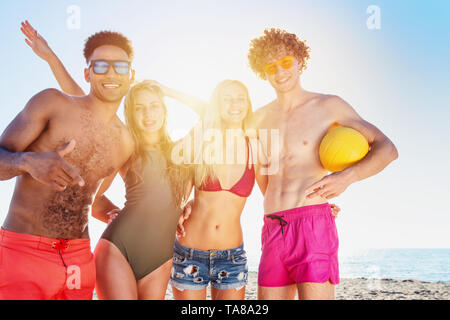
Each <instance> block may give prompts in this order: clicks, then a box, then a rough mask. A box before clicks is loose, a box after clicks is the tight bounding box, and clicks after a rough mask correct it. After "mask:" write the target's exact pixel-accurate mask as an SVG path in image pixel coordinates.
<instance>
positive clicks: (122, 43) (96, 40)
mask: <svg viewBox="0 0 450 320" xmlns="http://www.w3.org/2000/svg"><path fill="white" fill-rule="evenodd" d="M104 45H111V46H116V47H119V48H121V49H122V50H124V51H125V52H126V53H127V55H128V57H129V58H130V60H133V54H134V52H133V47H132V46H131V41H130V40H129V39H128V38H127V37H125V36H124V35H123V34H121V33H119V32H114V31H100V32H97V33H95V34H93V35H92V36H90V37H89V38H88V39H87V40H86V42H85V44H84V50H83V54H84V58H85V59H86V63H89V58H90V57H91V55H92V53H93V52H94V50H95V49H97V48H98V47H100V46H104Z"/></svg>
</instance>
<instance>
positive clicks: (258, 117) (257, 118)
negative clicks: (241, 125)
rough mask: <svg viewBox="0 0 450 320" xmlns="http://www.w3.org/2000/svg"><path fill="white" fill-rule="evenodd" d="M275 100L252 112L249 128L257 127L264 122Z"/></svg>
mask: <svg viewBox="0 0 450 320" xmlns="http://www.w3.org/2000/svg"><path fill="white" fill-rule="evenodd" d="M275 103H276V100H274V101H272V102H270V103H268V104H266V105H264V106H262V107H260V108H258V109H256V110H255V111H254V112H253V116H252V118H251V120H250V128H255V129H256V128H258V127H261V125H262V124H263V123H264V122H265V120H266V118H267V117H268V116H269V115H270V113H271V112H272V110H273V106H274V105H275Z"/></svg>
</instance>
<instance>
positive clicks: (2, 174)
mask: <svg viewBox="0 0 450 320" xmlns="http://www.w3.org/2000/svg"><path fill="white" fill-rule="evenodd" d="M27 36H28V37H29V38H30V39H34V40H33V41H40V40H41V41H42V39H40V38H39V35H38V34H37V32H32V33H31V34H28V35H27ZM29 44H30V45H32V43H31V42H30V43H29ZM39 54H40V56H41V57H43V58H44V57H45V58H44V59H46V60H47V61H48V62H49V64H50V66H51V67H52V70H53V72H54V73H55V76H56V78H57V80H58V82H59V83H60V85H61V88H63V90H64V91H65V92H67V93H69V94H71V95H67V94H65V93H63V92H61V91H59V90H56V89H46V90H44V91H42V92H40V93H38V94H36V95H35V96H34V97H32V98H31V100H30V101H29V102H28V103H27V105H26V106H25V108H24V109H23V110H22V111H21V112H20V113H19V114H18V115H17V116H16V117H15V118H14V119H13V120H12V122H11V123H10V124H9V126H8V127H7V128H6V130H5V131H4V132H3V134H2V136H1V137H0V179H1V180H7V179H11V178H13V177H17V179H16V186H15V189H14V194H13V198H12V200H11V204H10V207H9V212H8V215H7V217H6V220H5V221H4V223H3V226H2V229H1V230H0V299H92V295H93V290H94V286H95V276H96V275H95V266H94V257H93V255H92V252H91V248H90V242H89V233H88V213H89V211H90V207H91V205H92V203H93V200H94V196H95V198H96V202H98V203H102V205H103V206H105V207H106V206H108V205H109V206H111V203H108V202H106V201H103V202H102V201H101V198H102V194H103V192H104V191H105V190H106V189H107V187H108V186H109V185H110V184H111V182H112V180H113V178H114V176H115V175H116V173H117V172H118V171H119V170H120V169H121V168H123V167H124V165H125V164H126V162H127V161H128V159H129V158H130V156H131V154H132V152H133V150H134V145H133V142H132V141H133V140H132V138H131V136H130V134H129V132H128V130H127V128H126V127H125V125H124V124H123V123H122V121H121V120H120V119H119V118H118V117H117V115H116V112H117V109H118V108H119V105H120V102H121V100H122V98H123V97H124V95H125V94H126V93H127V92H128V89H129V87H130V84H131V83H132V81H133V79H134V70H132V69H131V61H132V57H133V49H132V47H131V44H130V42H129V40H128V39H127V38H126V37H124V36H123V35H121V34H119V33H115V32H110V31H103V32H99V33H96V34H94V35H93V36H91V37H90V38H89V39H88V40H87V41H86V45H85V50H84V54H85V58H86V62H87V63H88V66H87V67H86V69H85V70H84V76H85V79H86V81H87V82H89V83H90V91H89V93H88V94H87V95H84V93H83V90H81V88H80V87H78V85H77V84H76V83H75V82H74V81H73V79H72V78H71V77H70V76H68V74H67V71H66V70H65V69H64V68H63V67H62V68H61V66H62V64H61V62H60V61H59V59H58V58H57V57H56V55H54V53H53V52H51V50H47V51H46V52H39Z"/></svg>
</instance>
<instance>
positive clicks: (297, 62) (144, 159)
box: [0, 21, 398, 300]
mask: <svg viewBox="0 0 450 320" xmlns="http://www.w3.org/2000/svg"><path fill="white" fill-rule="evenodd" d="M21 30H22V32H23V33H24V35H25V36H26V38H25V41H26V42H27V44H28V45H29V46H30V47H31V48H32V49H33V51H34V52H35V53H36V54H37V55H38V56H39V57H41V58H42V59H43V60H45V61H46V62H47V63H48V64H49V66H50V68H51V70H52V72H53V74H54V76H55V78H56V80H57V82H58V84H59V85H60V88H61V90H62V91H60V90H57V89H46V90H44V91H41V92H39V93H38V94H36V95H35V96H33V97H32V98H31V99H30V100H29V102H28V103H27V104H26V106H25V107H24V109H23V110H22V111H21V112H20V113H19V114H18V115H17V116H16V117H15V118H14V119H13V120H12V122H11V123H10V124H9V125H8V127H7V128H6V129H5V131H4V132H3V134H2V136H1V138H0V179H1V180H7V179H11V178H13V177H16V185H15V189H14V193H13V197H12V200H11V203H10V207H9V211H8V214H7V217H6V219H5V221H4V222H3V225H2V228H1V230H0V299H92V298H93V291H94V288H95V291H96V293H97V296H98V298H99V299H164V297H165V294H166V290H167V287H168V285H169V284H170V285H171V286H172V292H173V296H174V298H175V299H180V300H183V299H206V296H207V288H208V286H209V284H210V286H211V297H212V299H233V300H237V299H244V297H245V288H246V285H247V280H248V268H247V258H246V251H245V249H244V244H243V235H242V228H241V224H240V218H241V214H242V212H243V209H244V206H245V203H246V200H247V198H248V197H249V195H250V194H251V192H252V189H253V187H254V183H255V180H256V182H257V184H258V186H259V188H260V190H261V192H262V194H263V195H264V215H263V219H264V225H263V229H262V234H261V244H262V252H261V260H260V264H259V270H258V299H294V297H295V296H296V294H297V295H298V298H299V299H334V286H335V285H336V284H338V283H339V268H338V234H337V230H336V224H335V217H336V215H337V213H338V212H339V211H340V209H339V207H337V206H335V205H333V204H331V205H330V204H329V203H328V200H329V199H331V198H334V197H337V196H338V195H340V194H341V193H342V192H343V191H344V190H346V188H347V187H348V186H349V185H351V184H353V183H355V182H357V181H360V180H362V179H365V178H368V177H370V176H373V175H375V174H377V173H378V172H380V171H381V170H383V169H384V168H385V167H386V166H387V165H388V164H389V163H390V162H392V161H393V160H395V159H396V158H397V157H398V153H397V149H396V147H395V146H394V144H393V143H392V142H391V141H390V139H389V138H387V137H386V136H385V135H384V134H383V133H382V132H381V131H380V130H379V129H378V128H376V127H375V126H374V125H372V124H370V123H369V122H367V121H365V120H364V119H362V118H361V117H360V116H359V115H358V114H357V112H355V110H354V109H353V108H352V107H351V106H350V105H349V104H348V103H347V102H345V101H344V100H343V99H341V98H340V97H338V96H335V95H329V94H320V93H315V92H310V91H307V90H305V89H304V88H303V87H302V86H301V82H300V76H301V74H302V72H303V71H304V70H305V68H306V63H307V60H308V59H309V47H308V46H307V45H306V44H305V42H304V41H302V40H300V39H299V38H298V37H297V36H296V35H295V34H292V33H289V32H287V31H285V30H280V29H267V30H265V31H264V34H263V35H262V36H260V37H258V38H256V39H254V40H252V41H251V43H250V49H249V52H248V60H249V65H250V67H251V68H252V70H253V71H254V72H255V74H256V75H257V76H258V77H260V78H261V79H264V80H267V81H269V83H270V85H271V86H272V87H273V89H274V90H275V93H276V99H275V100H274V101H272V102H270V103H268V104H267V105H265V106H263V107H261V108H258V109H257V110H256V111H253V110H252V105H251V102H250V98H249V93H248V90H247V87H246V86H245V85H244V84H243V83H242V82H240V81H237V80H224V81H222V82H221V83H219V84H218V85H217V87H216V88H215V90H214V92H213V93H212V96H211V99H210V101H208V102H206V101H202V100H201V99H198V98H196V97H193V96H190V95H188V94H184V93H182V92H179V91H177V90H175V89H172V88H169V87H167V86H165V85H163V84H161V83H159V82H157V81H155V80H145V81H140V82H135V80H134V77H135V71H134V69H133V56H134V52H133V47H132V44H131V42H130V40H129V39H127V38H126V37H125V36H124V35H123V34H121V33H118V32H112V31H101V32H98V33H95V34H93V35H92V36H90V37H89V38H88V39H87V40H86V42H85V46H84V58H85V60H86V63H87V67H86V68H85V69H84V77H85V80H86V81H87V82H88V83H89V84H90V91H89V92H88V93H87V94H86V93H85V92H84V91H83V90H82V89H81V88H80V86H79V85H78V84H77V83H76V82H75V81H74V80H73V78H72V77H71V76H70V74H69V73H68V72H67V70H66V69H65V67H64V65H63V63H62V62H61V60H60V59H59V58H58V57H57V56H56V54H55V53H54V52H53V51H52V50H51V48H50V46H49V45H48V44H47V42H46V41H45V39H44V38H43V37H42V36H41V35H40V34H38V32H37V31H36V30H35V29H34V28H33V27H32V26H31V25H30V24H29V23H28V21H26V22H23V23H22V26H21ZM124 97H125V100H124V113H125V115H124V118H125V122H126V124H124V123H123V122H122V121H121V120H120V119H119V117H118V116H117V110H118V108H119V106H120V103H121V101H122V100H123V98H124ZM165 97H169V98H172V99H176V100H178V101H180V102H181V103H182V104H184V105H186V106H187V107H188V108H190V109H191V110H193V111H194V112H196V113H197V114H198V115H199V117H200V120H199V122H198V123H197V124H196V125H195V126H194V128H192V130H191V131H190V132H189V133H188V134H187V136H186V137H185V138H183V139H181V140H180V141H173V140H172V139H171V138H170V135H169V133H168V130H167V116H168V111H167V107H166V104H165V102H164V98H165ZM336 124H339V125H341V126H345V127H350V128H354V129H356V130H358V131H359V132H361V133H362V134H363V135H364V136H365V137H366V139H367V140H368V142H369V144H370V151H369V153H368V154H367V156H366V157H365V158H364V159H363V160H361V161H360V162H358V163H356V164H355V165H353V166H351V167H349V168H347V169H345V170H343V171H339V172H335V173H331V174H328V171H327V170H326V169H324V168H323V167H322V165H321V163H320V160H319V155H318V145H319V144H320V141H321V139H322V138H323V136H324V135H325V134H326V133H327V131H328V130H329V129H330V128H331V127H332V126H333V125H336ZM211 130H212V131H213V132H215V133H217V132H218V133H219V134H216V135H215V136H214V139H209V138H211V137H209V138H208V137H206V136H207V135H208V132H211ZM263 130H268V131H271V130H275V131H276V133H277V135H276V137H277V138H276V139H267V137H266V136H264V137H263V136H262V135H261V134H260V133H261V132H263ZM228 132H232V133H233V143H231V144H230V143H228V142H229V141H227V137H228V136H227V133H228ZM266 132H267V131H266ZM199 136H200V138H199ZM228 140H229V139H228ZM187 141H194V142H196V143H194V146H192V144H190V143H187ZM199 141H200V142H199ZM234 142H236V143H234ZM180 145H181V146H182V148H178V146H180ZM230 145H231V147H230ZM217 146H219V147H217ZM239 146H241V147H239ZM197 147H199V148H200V150H215V152H212V153H210V155H211V154H212V156H211V157H212V159H213V160H212V161H206V158H208V157H203V156H202V155H203V153H200V160H199V159H193V158H194V157H195V155H196V151H197V149H196V148H197ZM218 148H219V149H223V150H219V151H218ZM174 150H177V151H176V152H174ZM230 150H231V151H230ZM236 151H237V152H236ZM230 152H231V153H232V154H233V155H237V158H239V156H240V158H241V160H242V161H236V160H235V161H223V155H224V154H228V153H230ZM192 155H194V156H192ZM219 155H221V156H219ZM180 158H182V159H183V161H179V159H180ZM197 158H198V157H197ZM270 167H272V168H276V170H269V169H268V168H270ZM117 173H119V174H120V176H121V177H122V178H123V181H124V183H125V188H126V195H125V197H126V202H125V204H124V207H123V208H122V209H120V208H119V207H118V206H117V205H115V204H114V203H113V202H112V201H111V200H110V199H108V198H107V197H106V196H105V191H106V190H107V189H108V188H109V186H110V185H111V183H112V181H113V180H114V178H115V176H116V175H117ZM193 189H194V196H193V197H192V200H191V201H188V199H189V198H190V197H191V193H192V190H193ZM90 211H91V214H92V216H93V217H95V218H97V219H99V220H101V221H103V222H105V223H107V227H106V229H105V230H104V232H103V234H102V236H101V239H100V240H99V241H98V243H97V246H96V248H95V250H94V253H92V252H91V248H90V240H89V232H88V215H89V212H90Z"/></svg>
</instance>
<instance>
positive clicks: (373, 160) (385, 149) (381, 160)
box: [344, 138, 398, 183]
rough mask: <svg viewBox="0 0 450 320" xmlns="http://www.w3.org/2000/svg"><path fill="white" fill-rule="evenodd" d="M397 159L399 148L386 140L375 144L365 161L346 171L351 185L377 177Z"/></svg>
mask: <svg viewBox="0 0 450 320" xmlns="http://www.w3.org/2000/svg"><path fill="white" fill-rule="evenodd" d="M397 158H398V152H397V148H396V147H395V146H394V144H393V143H392V142H391V141H390V140H389V139H388V138H386V139H385V140H383V141H377V142H373V143H372V145H371V150H370V151H369V153H368V154H367V155H366V156H365V157H364V159H362V160H361V161H359V162H358V163H356V164H354V165H353V166H351V167H349V168H347V169H345V170H344V171H346V172H348V173H349V175H350V176H351V183H354V182H357V181H360V180H363V179H366V178H369V177H371V176H373V175H376V174H377V173H379V172H381V171H382V170H383V169H384V168H386V167H387V166H388V165H389V164H390V163H391V162H392V161H394V160H395V159H397Z"/></svg>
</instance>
